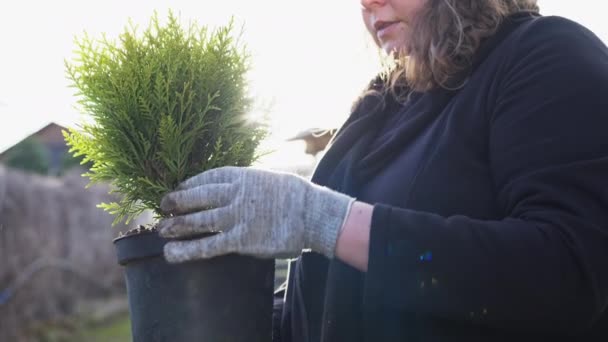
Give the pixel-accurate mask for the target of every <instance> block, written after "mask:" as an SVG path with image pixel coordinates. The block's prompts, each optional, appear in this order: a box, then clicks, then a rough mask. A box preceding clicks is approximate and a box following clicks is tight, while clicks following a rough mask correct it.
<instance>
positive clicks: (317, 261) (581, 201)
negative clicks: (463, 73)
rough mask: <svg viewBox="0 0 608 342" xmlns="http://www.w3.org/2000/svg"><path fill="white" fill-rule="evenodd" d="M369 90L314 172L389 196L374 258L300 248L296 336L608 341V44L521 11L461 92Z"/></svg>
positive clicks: (428, 341) (381, 211)
mask: <svg viewBox="0 0 608 342" xmlns="http://www.w3.org/2000/svg"><path fill="white" fill-rule="evenodd" d="M378 105H379V103H378V101H377V99H376V98H366V99H364V100H363V101H362V102H361V103H360V104H359V105H358V106H357V107H356V109H355V110H354V112H353V113H352V115H351V116H350V118H349V119H348V120H347V122H346V123H345V124H344V126H343V127H342V129H341V130H340V132H339V133H338V136H337V138H336V139H335V141H334V142H333V143H332V144H331V146H330V148H329V150H328V151H327V153H326V154H325V156H324V158H323V159H322V161H321V162H320V164H319V166H318V167H317V169H316V171H315V174H314V176H313V181H314V182H316V183H319V184H323V185H326V186H328V187H330V188H333V189H336V190H339V191H342V192H344V193H347V194H350V195H353V196H356V197H357V198H358V199H359V200H361V201H364V202H367V203H370V204H374V212H373V218H372V227H371V237H370V239H371V241H370V258H369V270H368V272H367V273H361V272H358V271H357V270H355V269H353V268H351V267H349V266H347V265H345V264H344V263H342V262H340V261H339V260H331V261H329V260H328V259H326V258H324V257H322V256H320V255H318V254H316V253H306V254H304V255H303V256H301V257H300V258H299V259H298V260H297V261H296V262H295V263H292V265H291V269H290V274H289V286H288V290H287V296H286V302H285V308H284V312H283V321H282V326H281V330H282V340H283V341H291V342H300V341H310V342H318V341H323V342H328V341H331V342H335V341H349V342H356V341H404V342H405V341H407V342H414V341H420V342H433V341H446V342H447V341H467V342H474V341H484V342H488V341H509V342H512V341H534V342H539V341H608V310H607V305H608V50H607V48H606V46H605V45H604V44H603V43H602V42H601V41H600V40H599V39H598V38H597V37H596V36H595V35H593V34H592V33H591V32H589V31H588V30H587V29H585V28H583V27H582V26H580V25H578V24H576V23H574V22H571V21H569V20H566V19H563V18H559V17H540V16H538V15H536V14H532V13H520V14H517V15H515V16H513V17H511V18H510V19H509V20H507V21H506V22H505V24H504V25H503V26H502V27H501V29H500V30H499V31H498V32H497V34H496V35H495V36H494V37H492V38H491V39H489V40H487V41H485V42H484V43H483V45H482V48H481V49H480V52H479V53H478V54H477V56H476V59H475V61H474V65H473V70H472V73H471V74H470V77H469V78H468V81H467V83H466V85H465V86H464V87H463V88H461V89H460V90H458V91H447V90H435V91H431V92H428V93H412V94H411V97H410V99H409V101H408V102H406V103H405V104H399V103H397V102H395V101H391V100H390V99H389V100H388V102H387V103H386V104H385V106H384V107H383V109H382V110H377V108H379V107H377V106H378Z"/></svg>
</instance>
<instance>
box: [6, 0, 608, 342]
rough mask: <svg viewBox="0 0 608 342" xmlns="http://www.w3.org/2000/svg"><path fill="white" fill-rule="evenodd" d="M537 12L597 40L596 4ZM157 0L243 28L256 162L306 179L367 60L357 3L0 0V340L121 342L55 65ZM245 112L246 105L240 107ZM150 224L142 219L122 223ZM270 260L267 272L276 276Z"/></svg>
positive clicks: (607, 30) (363, 77) (204, 19)
mask: <svg viewBox="0 0 608 342" xmlns="http://www.w3.org/2000/svg"><path fill="white" fill-rule="evenodd" d="M539 4H540V6H541V13H542V14H545V15H560V16H564V17H567V18H571V19H573V20H576V21H578V22H579V23H581V24H583V25H585V26H587V27H588V28H589V29H591V30H592V31H594V32H595V33H596V34H597V35H598V36H599V37H600V38H601V39H603V40H604V41H605V42H607V41H608V25H607V24H605V20H604V17H605V15H604V14H603V11H602V10H600V6H601V4H602V2H600V1H592V0H579V1H561V0H540V1H539ZM169 9H172V10H174V11H175V13H176V14H178V15H179V16H180V18H181V20H182V21H183V22H184V24H187V23H188V22H190V21H196V22H198V23H199V24H204V25H210V26H215V25H222V24H226V23H227V22H228V20H229V18H230V17H231V16H234V18H235V19H236V23H237V24H238V25H243V27H244V40H245V41H246V42H247V45H248V47H249V51H250V52H251V54H252V62H253V69H252V70H251V72H250V74H249V79H250V89H251V92H252V95H253V96H254V97H255V98H256V99H257V101H258V105H259V108H270V118H271V133H272V134H271V136H270V137H269V138H268V139H267V141H265V142H264V148H270V149H272V150H273V151H274V152H273V153H271V154H269V155H268V156H266V157H265V158H263V159H262V160H260V162H259V164H260V165H261V166H264V167H268V168H274V169H280V170H287V171H291V172H295V173H298V174H301V175H303V176H306V177H307V176H309V175H310V174H311V172H312V170H313V168H314V165H315V163H316V162H317V160H318V159H319V157H320V155H321V154H322V151H323V148H324V147H325V145H326V144H327V141H328V139H329V137H330V135H331V133H332V132H333V131H329V132H328V131H327V130H332V129H335V128H337V127H339V125H340V124H341V122H343V121H344V120H345V118H346V116H347V115H348V110H349V108H350V106H351V103H352V101H353V100H354V99H355V98H356V97H357V95H358V93H359V92H360V91H361V90H362V89H363V87H364V86H365V85H366V83H367V82H368V81H369V79H370V78H371V77H373V75H374V74H375V73H376V72H377V71H378V69H379V65H380V63H379V58H378V53H377V51H376V50H375V48H374V47H373V44H372V43H371V40H370V39H368V37H367V33H366V32H365V30H364V28H363V25H362V23H361V19H360V5H359V3H358V2H357V1H356V0H331V1H326V0H307V1H290V0H260V1H250V0H226V1H185V0H172V1H168V0H164V1H161V0H148V1H139V0H137V1H135V0H134V1H118V0H106V1H103V2H101V1H95V2H93V1H83V0H80V1H69V0H56V1H41V0H40V1H27V0H25V1H19V2H17V1H4V2H2V3H1V4H0V44H1V47H2V49H1V51H2V52H1V53H0V341H17V342H20V341H118V342H120V341H130V335H129V321H128V313H127V305H126V295H125V289H124V283H123V279H122V273H121V272H122V270H121V269H120V267H119V266H118V265H117V263H116V257H115V254H114V253H115V252H114V247H113V245H112V243H111V240H112V239H113V238H114V237H115V236H116V235H117V234H118V231H121V230H125V229H126V228H128V227H127V226H124V225H119V226H118V227H115V228H110V225H111V222H112V217H111V216H110V215H108V214H106V213H105V212H103V211H101V210H100V209H97V208H96V204H98V203H100V202H107V201H109V200H110V199H111V196H110V195H108V189H109V188H108V186H107V185H104V184H100V185H96V186H93V187H91V188H88V189H86V190H85V188H84V185H85V184H87V180H86V179H84V178H82V177H81V176H80V174H81V173H82V172H83V170H84V169H83V167H82V166H79V165H78V164H79V160H77V159H74V158H72V157H71V156H69V155H68V153H67V148H66V145H65V143H64V141H63V137H62V135H61V131H62V130H63V129H65V128H67V127H75V126H76V125H77V124H78V123H79V122H81V121H82V120H83V117H84V115H83V114H82V113H79V111H78V109H77V108H76V107H75V104H76V98H75V97H74V93H73V89H71V88H69V87H68V81H67V79H66V77H65V68H64V61H65V60H66V59H67V60H69V59H71V58H73V57H74V56H73V55H72V50H73V49H74V41H73V40H74V37H76V36H81V35H82V34H84V32H85V31H86V32H87V33H88V34H89V35H90V36H92V37H100V36H101V34H102V33H106V34H107V36H108V37H110V38H114V37H117V36H118V34H119V33H121V32H122V30H123V28H124V26H125V25H126V24H127V22H128V20H129V19H131V20H132V21H133V22H134V23H135V24H138V25H140V26H142V27H143V26H146V25H147V23H148V20H149V18H150V17H151V16H152V14H153V11H154V10H157V11H158V12H159V14H160V17H161V18H162V17H164V16H165V14H166V13H167V11H168V10H169ZM252 115H255V113H252ZM150 222H151V215H149V214H144V215H142V216H141V217H140V218H138V220H137V221H136V222H134V223H131V224H130V225H129V227H132V226H134V225H137V224H146V223H150ZM285 272H286V270H285V266H284V263H282V262H280V263H278V269H277V281H276V284H277V285H278V284H280V282H281V281H282V280H283V278H284V276H285Z"/></svg>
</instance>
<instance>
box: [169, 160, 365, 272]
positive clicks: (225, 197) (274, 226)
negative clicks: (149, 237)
mask: <svg viewBox="0 0 608 342" xmlns="http://www.w3.org/2000/svg"><path fill="white" fill-rule="evenodd" d="M354 200H355V199H354V198H352V197H349V196H346V195H344V194H341V193H338V192H335V191H333V190H330V189H328V188H325V187H321V186H318V185H315V184H313V183H311V182H309V181H308V180H306V179H304V178H302V177H299V176H297V175H293V174H288V173H279V172H273V171H265V170H259V169H253V168H242V167H222V168H218V169H213V170H209V171H206V172H203V173H201V174H199V175H197V176H194V177H192V178H190V179H188V180H187V181H185V182H184V183H182V184H181V185H180V186H179V187H178V188H177V189H176V191H174V192H171V193H169V194H167V195H166V196H165V197H163V199H162V201H161V209H162V210H163V211H164V212H165V213H172V214H173V215H174V216H173V217H170V218H166V219H163V220H161V221H160V223H159V229H160V235H161V236H163V237H167V238H173V239H182V238H186V237H189V236H192V235H196V234H199V233H206V232H219V234H216V235H213V236H210V237H204V238H199V239H194V240H188V241H172V242H169V243H167V244H166V245H165V258H166V259H167V260H168V261H169V262H182V261H187V260H192V259H200V258H211V257H214V256H218V255H222V254H228V253H238V254H246V255H252V256H257V257H262V258H288V257H296V256H298V255H299V254H300V253H301V252H302V250H304V249H312V250H313V251H315V252H319V253H322V254H324V255H326V256H327V257H329V258H332V257H333V256H334V251H335V247H336V241H337V238H338V234H339V231H340V229H341V228H342V225H343V223H344V220H345V218H346V217H347V215H348V212H349V210H350V208H351V206H352V204H353V202H354Z"/></svg>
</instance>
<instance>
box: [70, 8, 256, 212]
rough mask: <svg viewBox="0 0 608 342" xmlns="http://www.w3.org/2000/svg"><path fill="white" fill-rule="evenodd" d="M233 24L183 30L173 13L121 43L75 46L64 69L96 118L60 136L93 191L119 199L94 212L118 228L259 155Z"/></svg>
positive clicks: (130, 31) (129, 31)
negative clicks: (212, 172) (206, 176)
mask: <svg viewBox="0 0 608 342" xmlns="http://www.w3.org/2000/svg"><path fill="white" fill-rule="evenodd" d="M233 26H234V25H233V22H232V21H231V22H230V23H229V24H228V25H226V26H221V27H219V28H216V29H214V30H209V29H208V28H207V27H206V26H198V25H196V24H190V25H189V26H188V27H187V28H183V27H182V26H180V24H179V22H178V18H177V17H176V16H175V15H174V14H173V13H169V15H168V20H167V23H166V24H164V25H163V24H161V23H160V21H159V19H158V15H157V14H155V15H154V16H153V17H152V19H151V21H150V24H149V26H148V27H147V28H146V29H145V30H144V31H143V32H141V34H139V32H137V28H136V27H134V25H133V24H130V25H128V26H127V27H126V28H125V30H124V32H123V33H122V34H121V35H120V37H119V39H118V41H112V40H109V39H108V38H107V37H105V36H104V37H103V38H102V39H101V40H94V39H92V38H90V37H88V36H87V35H86V34H85V35H84V37H83V38H81V39H77V40H76V44H77V50H76V52H75V53H76V55H75V57H74V59H73V60H72V61H70V62H68V61H66V69H67V74H68V78H69V79H70V81H71V82H72V86H73V87H74V88H75V89H76V90H77V96H78V97H79V101H78V103H79V105H80V106H81V109H82V111H83V112H84V113H86V114H88V115H90V117H91V119H92V120H89V121H90V122H88V123H85V124H82V125H81V126H80V127H79V129H71V130H70V131H69V132H64V135H65V138H66V141H67V143H68V145H69V146H70V152H71V153H73V154H74V156H84V159H83V162H84V163H87V162H89V163H91V164H92V167H91V170H90V171H89V172H88V173H86V174H85V175H86V176H88V177H89V178H90V180H91V183H94V182H100V181H104V182H110V183H111V184H112V185H113V187H114V190H113V191H114V192H117V193H120V194H121V195H122V196H121V200H120V201H118V202H113V203H102V204H101V205H100V206H101V207H103V208H104V209H106V210H108V211H109V212H110V213H112V214H115V215H116V219H115V221H114V222H115V223H117V222H120V221H122V220H124V219H126V221H127V222H128V221H129V220H130V219H131V218H133V217H134V216H136V215H138V214H140V213H141V212H142V211H143V210H145V209H152V210H154V211H155V213H156V214H157V215H158V216H162V215H161V213H160V210H159V204H160V199H161V198H162V196H163V195H164V194H165V193H167V192H169V191H171V190H172V189H174V188H175V187H176V186H177V185H178V184H179V183H180V182H181V181H183V180H185V179H187V178H189V177H191V176H193V175H195V174H197V173H200V172H202V171H205V170H208V169H212V168H215V167H220V166H226V165H233V166H249V165H251V163H253V162H254V161H255V159H256V158H257V157H259V155H258V154H257V148H258V145H259V143H260V141H261V140H262V139H263V138H264V137H265V136H266V133H267V130H266V127H265V126H263V125H261V124H260V123H254V122H252V121H251V120H248V119H247V114H248V113H249V111H250V109H251V104H252V99H251V98H250V97H249V96H248V94H247V82H246V73H247V71H248V70H249V55H248V53H247V52H246V48H245V46H244V45H243V44H242V42H241V41H240V40H239V38H240V36H237V37H235V36H234V34H233V31H234V27H233Z"/></svg>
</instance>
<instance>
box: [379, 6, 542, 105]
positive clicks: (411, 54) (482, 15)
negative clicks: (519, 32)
mask: <svg viewBox="0 0 608 342" xmlns="http://www.w3.org/2000/svg"><path fill="white" fill-rule="evenodd" d="M538 10H539V8H538V5H537V0H427V2H426V3H425V5H424V6H423V8H422V9H421V10H420V12H419V13H418V14H417V15H416V17H415V18H414V20H413V21H412V38H411V40H410V41H409V42H408V53H407V56H398V57H397V59H396V60H395V63H394V67H393V68H391V70H390V72H388V74H387V75H385V76H386V80H387V86H388V88H389V89H390V90H391V92H393V93H394V92H395V91H396V90H397V89H399V88H400V87H401V86H403V85H406V86H407V88H408V89H409V90H411V91H428V90H431V89H434V88H437V87H443V88H450V87H453V86H454V85H453V84H450V83H449V82H448V81H449V80H450V78H451V77H452V76H453V75H456V74H458V73H460V72H462V71H466V69H467V68H468V67H470V65H471V62H472V59H473V56H474V54H475V52H476V51H477V49H478V48H479V46H480V43H481V42H482V41H483V39H484V38H486V37H489V36H491V35H493V34H494V33H495V32H496V30H497V28H498V27H499V25H500V24H501V23H502V21H503V20H504V19H505V17H507V16H509V15H510V14H513V13H515V12H518V11H534V12H537V11H538ZM462 85H463V84H459V85H457V87H458V86H462Z"/></svg>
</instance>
